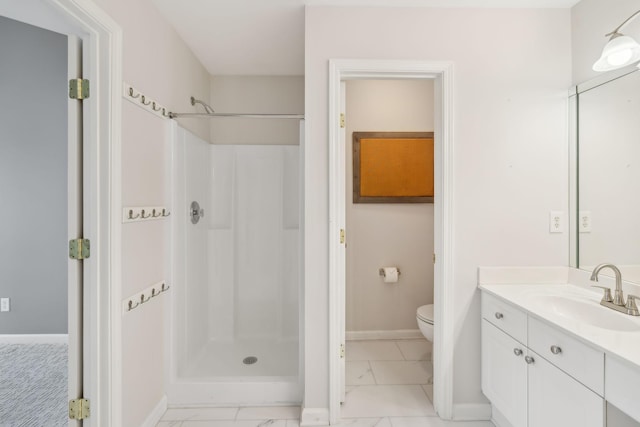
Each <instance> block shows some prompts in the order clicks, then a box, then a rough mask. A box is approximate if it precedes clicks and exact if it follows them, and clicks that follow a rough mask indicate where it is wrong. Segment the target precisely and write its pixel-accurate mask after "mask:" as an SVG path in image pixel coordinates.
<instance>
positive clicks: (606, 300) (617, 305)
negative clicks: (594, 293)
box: [591, 263, 640, 316]
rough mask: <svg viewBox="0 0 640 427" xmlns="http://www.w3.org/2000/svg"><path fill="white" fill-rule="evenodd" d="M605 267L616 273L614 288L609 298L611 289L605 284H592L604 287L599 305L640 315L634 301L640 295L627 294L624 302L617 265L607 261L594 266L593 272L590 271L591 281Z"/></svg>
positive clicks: (595, 280) (596, 278) (595, 279)
mask: <svg viewBox="0 0 640 427" xmlns="http://www.w3.org/2000/svg"><path fill="white" fill-rule="evenodd" d="M607 267H609V268H610V269H612V270H613V272H614V273H615V275H616V290H615V293H614V296H613V298H611V289H609V288H607V287H606V286H595V285H594V286H593V287H594V288H602V289H604V296H603V297H602V300H601V301H600V305H603V306H605V307H608V308H612V309H614V310H616V311H620V312H622V313H626V314H629V315H631V316H640V311H638V307H637V306H636V302H635V300H636V298H640V297H637V296H635V295H629V297H628V298H627V302H626V304H625V302H624V294H623V293H622V273H620V270H619V269H618V267H616V266H615V265H613V264H607V263H604V264H599V265H597V266H596V268H594V269H593V273H591V281H593V282H597V281H598V273H600V270H602V269H603V268H607Z"/></svg>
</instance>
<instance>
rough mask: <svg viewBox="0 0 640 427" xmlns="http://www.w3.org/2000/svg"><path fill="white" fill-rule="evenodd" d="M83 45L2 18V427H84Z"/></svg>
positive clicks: (67, 38)
mask: <svg viewBox="0 0 640 427" xmlns="http://www.w3.org/2000/svg"><path fill="white" fill-rule="evenodd" d="M78 47H79V41H78V39H77V38H75V37H72V36H67V35H64V34H60V33H57V32H54V31H49V30H47V29H44V28H40V27H36V26H32V25H29V24H26V23H23V22H20V21H16V20H12V19H9V18H6V17H0V57H2V58H3V63H4V65H3V67H2V69H1V70H0V88H1V89H0V92H2V94H3V96H2V99H1V101H0V111H1V114H0V135H1V136H2V138H1V143H0V197H1V198H2V200H3V203H2V205H1V207H0V235H2V238H1V239H0V254H1V256H0V298H2V300H1V301H2V304H1V307H0V319H1V322H0V364H2V369H0V371H1V372H2V373H3V378H2V384H3V388H5V390H3V391H4V392H3V393H0V399H1V400H0V424H4V423H6V424H7V425H45V424H50V425H56V426H62V425H76V421H69V416H68V401H69V400H70V399H75V398H77V397H78V396H80V395H81V393H82V350H81V349H82V263H81V262H78V261H76V260H71V259H69V256H68V250H67V241H68V240H70V239H72V238H76V237H77V236H80V235H81V234H82V152H81V139H80V137H81V132H80V129H81V111H80V107H79V106H78V105H77V101H72V100H69V98H68V94H67V92H68V89H67V84H68V83H67V81H68V75H70V74H72V75H76V73H77V72H78V71H77V70H78V68H79V55H78V53H79V49H78Z"/></svg>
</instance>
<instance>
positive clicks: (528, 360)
mask: <svg viewBox="0 0 640 427" xmlns="http://www.w3.org/2000/svg"><path fill="white" fill-rule="evenodd" d="M524 361H525V362H527V365H531V364H532V363H533V362H535V360H533V357H531V356H525V357H524Z"/></svg>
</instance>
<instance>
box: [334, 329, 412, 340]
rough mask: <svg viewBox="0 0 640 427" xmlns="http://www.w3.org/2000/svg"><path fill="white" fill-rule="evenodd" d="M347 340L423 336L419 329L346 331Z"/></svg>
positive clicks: (400, 338) (395, 338)
mask: <svg viewBox="0 0 640 427" xmlns="http://www.w3.org/2000/svg"><path fill="white" fill-rule="evenodd" d="M345 336H346V339H347V341H352V340H406V339H415V338H424V335H422V333H421V332H420V329H399V330H396V331H347V332H346V333H345Z"/></svg>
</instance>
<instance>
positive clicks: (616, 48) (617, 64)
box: [593, 10, 640, 71]
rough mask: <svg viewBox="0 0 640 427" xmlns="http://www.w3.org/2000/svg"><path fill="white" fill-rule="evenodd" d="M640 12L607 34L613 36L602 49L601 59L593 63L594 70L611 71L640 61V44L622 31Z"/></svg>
mask: <svg viewBox="0 0 640 427" xmlns="http://www.w3.org/2000/svg"><path fill="white" fill-rule="evenodd" d="M639 14H640V10H639V11H637V12H636V13H634V14H633V15H631V16H630V17H628V18H627V19H625V21H624V22H623V23H622V24H620V25H618V27H617V28H616V29H615V30H613V31H612V32H610V33H609V34H606V35H605V37H609V36H611V38H609V41H608V42H607V44H606V45H605V46H604V49H602V55H600V59H598V60H597V61H596V63H595V64H593V70H594V71H610V70H615V69H618V68H622V67H625V66H627V65H629V64H633V63H634V62H636V61H640V45H639V44H638V43H637V42H636V41H635V40H634V39H633V38H631V37H629V36H625V35H624V34H622V33H620V32H619V31H620V29H621V28H622V27H623V26H625V25H626V24H627V23H628V22H630V21H631V20H633V19H634V18H635V17H636V16H638V15H639Z"/></svg>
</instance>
